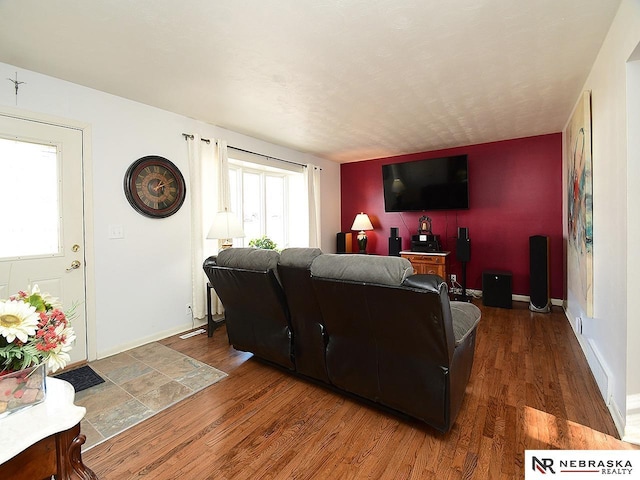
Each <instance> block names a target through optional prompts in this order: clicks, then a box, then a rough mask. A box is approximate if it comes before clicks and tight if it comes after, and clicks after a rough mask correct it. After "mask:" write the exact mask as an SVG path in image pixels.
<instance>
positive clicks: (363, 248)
mask: <svg viewBox="0 0 640 480" xmlns="http://www.w3.org/2000/svg"><path fill="white" fill-rule="evenodd" d="M351 230H359V232H358V248H359V249H360V251H359V252H358V253H367V234H366V233H365V230H373V225H371V220H369V215H367V214H366V213H362V212H360V213H359V214H357V215H356V218H355V220H354V221H353V225H351Z"/></svg>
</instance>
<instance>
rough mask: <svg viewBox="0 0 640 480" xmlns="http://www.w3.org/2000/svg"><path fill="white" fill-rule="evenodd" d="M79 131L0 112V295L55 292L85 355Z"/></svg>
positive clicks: (77, 350)
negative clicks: (31, 288)
mask: <svg viewBox="0 0 640 480" xmlns="http://www.w3.org/2000/svg"><path fill="white" fill-rule="evenodd" d="M82 180H83V175H82V131H81V130H77V129H73V128H67V127H62V126H57V125H51V124H47V123H42V122H37V121H32V120H25V119H19V118H14V117H11V116H7V115H3V114H0V185H1V186H0V219H2V220H1V225H2V226H1V227H0V298H7V297H8V296H9V295H11V294H15V293H17V292H18V291H20V290H26V289H27V288H28V287H29V286H33V285H36V284H37V285H38V287H39V288H40V291H41V292H43V293H50V294H51V295H52V296H54V297H58V298H59V299H60V301H61V302H62V305H63V306H64V310H65V312H66V311H68V310H69V309H71V308H72V307H73V306H74V305H75V306H76V308H75V317H73V318H72V320H71V325H72V326H73V328H74V330H75V333H76V341H75V344H74V346H73V348H72V350H71V352H70V354H71V364H73V363H77V362H81V361H84V360H86V359H87V327H86V315H85V312H86V309H85V257H84V246H85V241H84V228H83V225H84V218H83V198H84V197H83V191H82V186H83V185H82Z"/></svg>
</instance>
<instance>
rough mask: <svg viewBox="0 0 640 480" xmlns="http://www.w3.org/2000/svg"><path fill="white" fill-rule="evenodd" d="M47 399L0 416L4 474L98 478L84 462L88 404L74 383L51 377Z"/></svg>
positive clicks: (22, 479)
mask: <svg viewBox="0 0 640 480" xmlns="http://www.w3.org/2000/svg"><path fill="white" fill-rule="evenodd" d="M46 382H47V396H46V399H45V401H44V402H42V403H41V404H39V405H35V406H33V407H30V408H26V409H24V410H22V411H20V412H16V413H14V414H12V415H9V416H8V417H5V418H3V419H1V420H0V431H1V432H2V435H0V478H7V479H8V478H11V479H12V480H33V479H42V478H51V476H52V475H55V478H56V480H94V479H95V480H97V478H98V477H97V476H96V475H95V473H93V472H92V471H91V470H90V469H89V468H87V467H86V466H85V465H84V464H83V463H82V454H81V448H82V445H83V444H84V442H85V440H86V437H85V436H84V435H83V434H81V433H80V421H81V420H82V418H83V417H84V415H85V413H86V409H85V408H84V407H79V406H77V405H74V404H73V400H74V397H75V391H74V390H73V387H72V386H71V384H70V383H68V382H65V381H64V380H60V379H57V378H51V377H47V380H46Z"/></svg>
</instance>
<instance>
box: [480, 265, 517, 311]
mask: <svg viewBox="0 0 640 480" xmlns="http://www.w3.org/2000/svg"><path fill="white" fill-rule="evenodd" d="M511 277H512V275H511V273H509V272H498V271H485V272H482V304H483V305H486V306H488V307H500V308H511V307H512V302H511Z"/></svg>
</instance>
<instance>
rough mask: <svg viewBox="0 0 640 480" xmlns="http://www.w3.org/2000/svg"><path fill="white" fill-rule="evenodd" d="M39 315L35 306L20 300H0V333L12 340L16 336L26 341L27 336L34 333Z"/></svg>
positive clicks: (8, 340)
mask: <svg viewBox="0 0 640 480" xmlns="http://www.w3.org/2000/svg"><path fill="white" fill-rule="evenodd" d="M39 320H40V316H39V315H38V313H37V312H36V307H34V306H33V305H31V304H28V303H25V302H23V301H22V300H6V301H0V335H2V336H3V337H4V338H6V339H7V342H8V343H11V342H13V341H14V340H15V339H16V337H17V338H18V339H19V340H20V341H21V342H27V340H28V339H29V336H32V335H35V334H36V329H37V327H38V321H39Z"/></svg>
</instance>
